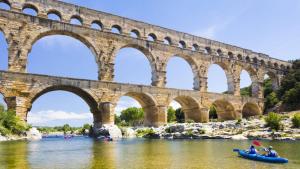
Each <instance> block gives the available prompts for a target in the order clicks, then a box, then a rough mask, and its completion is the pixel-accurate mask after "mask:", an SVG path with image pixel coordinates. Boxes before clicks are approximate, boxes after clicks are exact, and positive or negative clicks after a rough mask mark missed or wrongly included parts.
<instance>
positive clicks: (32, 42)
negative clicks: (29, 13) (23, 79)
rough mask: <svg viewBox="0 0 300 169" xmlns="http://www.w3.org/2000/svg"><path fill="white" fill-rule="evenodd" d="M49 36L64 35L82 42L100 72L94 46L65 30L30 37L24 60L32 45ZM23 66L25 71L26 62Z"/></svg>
mask: <svg viewBox="0 0 300 169" xmlns="http://www.w3.org/2000/svg"><path fill="white" fill-rule="evenodd" d="M51 35H64V36H68V37H71V38H74V39H76V40H79V41H80V42H82V43H83V44H84V45H85V46H86V47H87V48H88V49H90V51H91V53H92V54H93V55H94V56H95V61H96V63H97V65H98V70H100V63H99V59H98V52H97V50H96V49H97V48H96V47H95V45H94V44H92V43H91V42H90V41H89V40H88V39H86V38H85V37H83V36H81V35H79V34H77V33H73V32H71V31H67V30H50V31H45V32H40V33H39V34H37V35H36V36H34V37H32V38H31V39H30V40H29V41H28V44H29V45H28V46H27V47H28V48H27V53H26V55H25V56H26V60H27V57H28V54H29V53H30V51H31V49H32V47H33V45H34V44H35V43H36V42H37V41H38V40H40V39H42V38H44V37H46V36H51ZM24 66H25V70H26V67H27V62H26V65H24Z"/></svg>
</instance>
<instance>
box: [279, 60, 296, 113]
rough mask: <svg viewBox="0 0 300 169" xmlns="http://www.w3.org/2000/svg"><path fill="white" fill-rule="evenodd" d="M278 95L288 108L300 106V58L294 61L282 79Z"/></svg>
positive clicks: (293, 108) (292, 108)
mask: <svg viewBox="0 0 300 169" xmlns="http://www.w3.org/2000/svg"><path fill="white" fill-rule="evenodd" d="M277 93H278V96H279V98H280V99H281V100H282V101H283V104H284V105H285V107H286V108H287V109H288V110H296V109H299V108H300V101H299V98H300V60H299V59H298V60H295V61H293V66H292V68H291V69H290V70H289V72H288V73H287V75H285V76H284V77H283V79H282V81H281V85H280V88H279V90H278V92H277Z"/></svg>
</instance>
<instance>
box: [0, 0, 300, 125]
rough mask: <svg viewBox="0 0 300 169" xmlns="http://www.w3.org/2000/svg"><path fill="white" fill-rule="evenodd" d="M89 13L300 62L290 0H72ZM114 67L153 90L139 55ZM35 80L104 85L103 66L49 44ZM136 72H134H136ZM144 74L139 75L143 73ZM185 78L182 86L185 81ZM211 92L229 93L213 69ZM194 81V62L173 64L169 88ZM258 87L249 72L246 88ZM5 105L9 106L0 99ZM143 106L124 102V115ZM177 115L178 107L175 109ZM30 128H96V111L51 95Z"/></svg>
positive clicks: (33, 68)
mask: <svg viewBox="0 0 300 169" xmlns="http://www.w3.org/2000/svg"><path fill="white" fill-rule="evenodd" d="M65 2H70V3H75V4H78V5H81V6H85V7H88V8H93V9H96V10H100V11H105V12H109V13H113V14H116V15H120V16H124V17H128V18H132V19H136V20H141V21H144V22H148V23H151V24H155V25H160V26H163V27H167V28H171V29H175V30H178V31H183V32H187V33H191V34H194V35H199V36H202V37H207V38H211V39H215V40H218V41H221V42H225V43H230V44H233V45H237V46H241V47H244V48H248V49H251V50H253V51H257V52H262V53H266V54H269V55H270V56H272V57H275V58H278V59H282V60H292V59H297V58H299V50H300V48H299V44H300V38H297V37H300V22H299V18H300V1H297V0H289V1H280V0H264V1H260V0H251V1H250V0H243V1H240V0H239V1H238V0H203V1H199V0H186V1H179V0H164V1H161V0H151V1H150V0H148V1H146V0H143V1H140V0H127V1H116V0H97V1H92V0H84V1H83V0H65ZM117 55H118V56H117V59H116V63H115V81H116V82H125V83H136V84H146V85H149V84H150V83H151V69H150V65H149V63H148V61H147V59H146V57H144V56H143V55H142V54H141V53H140V52H139V51H137V50H134V49H122V50H121V51H119V53H118V54H117ZM28 61H29V62H28V67H27V68H28V69H27V70H28V72H29V73H40V74H48V75H58V76H70V77H76V78H85V79H94V80H96V79H97V65H96V63H95V59H94V56H93V55H92V53H91V52H90V50H89V49H88V48H87V47H86V46H84V45H83V44H82V43H81V42H79V41H77V40H75V39H73V38H70V37H66V36H50V37H46V38H43V39H41V40H39V41H37V43H36V44H35V45H34V46H33V49H32V52H31V53H30V54H29V58H28ZM133 65H134V66H133ZM0 69H1V70H7V45H6V43H5V40H4V37H3V35H2V34H0ZM136 70H139V71H136ZM178 77H180V78H178ZM208 77H209V79H208V87H209V88H208V90H209V91H212V92H223V91H225V90H226V89H227V82H226V77H225V74H224V72H223V71H222V69H221V68H220V67H218V66H215V65H213V66H211V67H210V69H209V74H208ZM192 84H193V75H192V72H191V68H190V66H189V65H188V63H187V62H185V61H184V60H183V59H181V58H179V57H174V58H172V59H171V60H170V61H169V63H168V66H167V87H172V88H173V87H174V88H182V89H192V87H193V86H192ZM250 84H251V80H250V78H249V75H248V74H247V73H246V72H243V73H242V75H241V86H242V87H245V86H248V85H250ZM0 100H1V101H0V102H3V101H2V99H1V98H0ZM132 105H133V106H138V103H137V102H136V101H134V100H133V99H131V98H128V97H122V98H121V99H120V101H119V103H118V106H117V108H116V111H117V112H120V111H121V110H122V109H124V108H126V107H129V106H132ZM173 106H175V107H178V104H175V103H173ZM28 120H29V122H30V123H33V124H34V125H51V126H53V125H61V124H64V123H70V124H72V125H76V126H78V125H82V124H83V123H86V122H89V123H91V122H92V116H91V114H90V112H89V108H88V106H87V105H86V103H85V102H84V101H82V100H81V99H80V98H79V97H78V96H76V95H74V94H71V93H68V92H60V91H56V92H51V93H47V94H45V95H43V96H41V97H40V98H39V99H38V100H36V101H35V102H34V104H33V107H32V110H31V112H30V113H29V117H28Z"/></svg>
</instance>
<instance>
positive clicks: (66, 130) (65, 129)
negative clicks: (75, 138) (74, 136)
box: [62, 124, 72, 134]
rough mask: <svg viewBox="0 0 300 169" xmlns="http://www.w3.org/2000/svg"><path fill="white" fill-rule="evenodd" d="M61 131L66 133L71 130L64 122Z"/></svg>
mask: <svg viewBox="0 0 300 169" xmlns="http://www.w3.org/2000/svg"><path fill="white" fill-rule="evenodd" d="M62 131H63V132H64V133H65V134H66V133H67V132H69V131H72V128H71V126H70V125H69V124H65V125H63V127H62Z"/></svg>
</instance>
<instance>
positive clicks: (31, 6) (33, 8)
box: [22, 3, 39, 15]
mask: <svg viewBox="0 0 300 169" xmlns="http://www.w3.org/2000/svg"><path fill="white" fill-rule="evenodd" d="M25 9H32V10H34V11H35V12H36V15H38V14H39V9H38V7H36V6H35V5H34V4H31V3H25V4H24V5H23V7H22V11H24V10H25Z"/></svg>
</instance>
